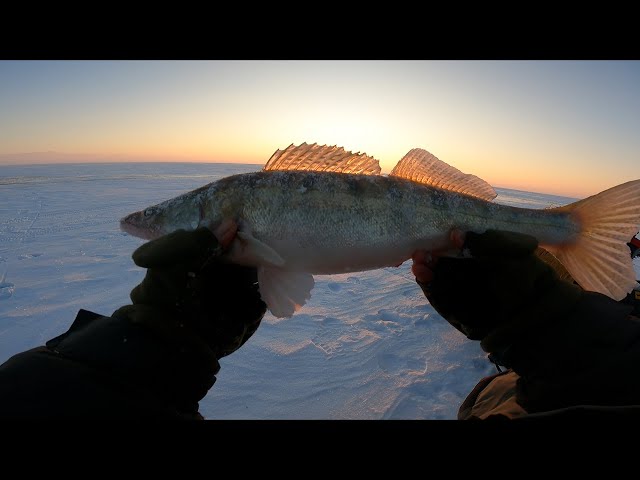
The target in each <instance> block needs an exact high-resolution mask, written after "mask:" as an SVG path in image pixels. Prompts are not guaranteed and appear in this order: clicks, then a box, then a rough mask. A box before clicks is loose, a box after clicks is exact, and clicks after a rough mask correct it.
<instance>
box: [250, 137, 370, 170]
mask: <svg viewBox="0 0 640 480" xmlns="http://www.w3.org/2000/svg"><path fill="white" fill-rule="evenodd" d="M263 170H264V171H267V170H306V171H314V172H340V173H359V174H363V175H380V164H379V163H378V160H376V159H375V158H373V157H370V156H368V155H365V154H364V153H360V152H358V153H351V152H347V151H345V149H344V148H342V147H340V148H338V147H336V146H335V145H334V146H333V147H328V146H326V145H322V146H320V145H318V144H317V143H314V144H313V145H308V144H306V143H303V144H302V145H298V146H297V147H296V146H294V145H293V144H291V145H289V146H288V147H287V148H286V149H284V150H276V152H275V153H274V154H273V155H271V158H270V159H269V161H268V162H267V164H266V165H265V166H264V168H263Z"/></svg>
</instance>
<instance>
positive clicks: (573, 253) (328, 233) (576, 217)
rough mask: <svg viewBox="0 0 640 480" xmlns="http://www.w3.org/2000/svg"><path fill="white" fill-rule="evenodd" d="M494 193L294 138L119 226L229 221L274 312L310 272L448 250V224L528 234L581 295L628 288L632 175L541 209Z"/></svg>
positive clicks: (455, 175) (426, 156)
mask: <svg viewBox="0 0 640 480" xmlns="http://www.w3.org/2000/svg"><path fill="white" fill-rule="evenodd" d="M496 196H497V194H496V192H495V191H494V189H493V188H492V187H491V185H489V184H488V183H487V182H485V181H484V180H482V179H480V178H478V177H476V176H474V175H469V174H465V173H462V172H461V171H460V170H458V169H456V168H454V167H452V166H450V165H448V164H446V163H445V162H443V161H441V160H439V159H438V158H436V157H435V156H434V155H432V154H431V153H429V152H427V151H426V150H423V149H420V148H416V149H413V150H411V151H409V153H407V154H406V155H405V156H404V157H403V158H402V159H401V160H400V162H399V163H398V164H397V165H396V166H395V168H394V169H393V171H392V172H391V173H390V174H389V175H388V176H384V175H381V174H380V166H379V163H378V161H377V160H376V159H374V158H373V157H371V156H368V155H366V154H364V153H355V154H354V153H351V152H348V151H345V150H344V148H337V147H335V146H333V147H329V146H326V145H325V146H319V145H317V144H313V145H308V144H306V143H303V144H302V145H299V146H294V145H290V146H289V147H288V148H286V149H284V150H277V151H276V152H275V153H274V154H273V155H272V156H271V158H270V159H269V161H268V162H267V164H266V165H265V166H264V168H263V170H262V171H260V172H254V173H246V174H240V175H232V176H229V177H226V178H222V179H220V180H218V181H216V182H213V183H210V184H208V185H205V186H203V187H201V188H198V189H196V190H193V191H191V192H188V193H185V194H183V195H180V196H178V197H175V198H172V199H170V200H167V201H165V202H162V203H159V204H157V205H154V206H150V207H148V208H146V209H144V210H142V211H139V212H135V213H132V214H130V215H128V216H126V217H125V218H123V219H122V220H121V228H122V229H123V230H124V231H125V232H128V233H130V234H132V235H135V236H137V237H141V238H144V239H154V238H157V237H159V236H161V235H165V234H167V233H170V232H172V231H174V230H177V229H186V230H193V229H195V228H197V227H199V226H203V225H204V226H207V227H209V228H212V229H214V228H215V227H216V226H218V225H219V224H220V223H221V222H222V221H223V220H227V219H233V220H235V221H236V222H237V224H238V227H239V228H238V233H237V236H236V238H235V239H234V241H233V242H232V244H231V247H230V248H229V251H228V253H227V254H226V255H227V257H228V260H229V261H231V262H234V263H238V264H242V265H250V266H255V267H257V269H258V286H259V290H260V295H261V297H262V299H263V300H264V301H265V303H266V304H267V306H268V308H269V310H270V311H271V313H273V315H275V316H276V317H290V316H291V315H293V313H294V312H295V311H297V310H298V309H299V308H300V307H301V306H302V305H304V303H305V302H306V301H307V300H308V299H309V298H310V296H311V290H312V288H313V286H314V280H313V275H316V274H335V273H345V272H355V271H363V270H372V269H376V268H381V267H389V266H398V265H400V264H401V263H403V262H404V261H406V260H408V259H409V258H411V255H412V253H413V252H414V251H416V250H417V249H427V250H433V249H438V250H446V249H449V248H451V249H452V247H453V246H452V244H451V243H450V239H449V232H450V230H451V229H452V228H458V229H460V230H462V231H473V232H476V233H483V232H484V231H485V230H487V229H499V230H509V231H514V232H520V233H525V234H529V235H532V236H534V237H536V238H537V239H538V241H539V243H540V246H542V247H544V248H545V249H546V250H548V251H550V252H551V253H552V254H553V255H554V256H555V257H556V258H557V259H558V260H559V261H560V262H561V263H562V264H563V265H564V266H565V267H566V268H567V270H568V271H569V272H570V273H571V275H572V276H573V278H574V279H575V280H576V281H577V282H578V283H579V284H580V285H581V286H582V287H583V288H584V289H586V290H592V291H596V292H601V293H603V294H605V295H608V296H610V297H611V298H613V299H615V300H621V299H622V298H624V297H625V295H626V294H627V293H628V292H630V291H631V290H632V288H633V287H634V286H635V285H636V284H637V283H636V274H635V271H634V269H633V264H632V261H631V258H630V255H629V247H628V246H627V241H628V240H629V238H631V237H632V236H633V235H634V234H635V233H636V232H637V231H638V224H640V180H634V181H630V182H627V183H624V184H622V185H618V186H616V187H613V188H610V189H609V190H606V191H604V192H601V193H599V194H597V195H594V196H591V197H588V198H586V199H583V200H580V201H578V202H575V203H572V204H570V205H567V206H564V207H559V208H551V209H546V210H534V209H526V208H516V207H509V206H505V205H499V204H496V203H493V202H491V200H493V199H494V198H495V197H496Z"/></svg>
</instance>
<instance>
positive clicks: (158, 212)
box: [120, 194, 202, 240]
mask: <svg viewBox="0 0 640 480" xmlns="http://www.w3.org/2000/svg"><path fill="white" fill-rule="evenodd" d="M201 220H202V207H201V200H200V199H199V198H197V197H194V196H193V195H188V194H187V195H182V196H180V197H176V198H172V199H171V200H167V201H165V202H162V203H159V204H157V205H153V206H150V207H147V208H145V209H144V210H140V211H139V212H134V213H131V214H129V215H127V216H126V217H124V218H122V219H121V220H120V229H121V230H123V231H124V232H127V233H129V234H130V235H133V236H135V237H139V238H144V239H145V240H153V239H156V238H158V237H161V236H163V235H166V234H168V233H171V232H173V231H175V230H179V229H184V230H195V229H196V228H198V226H200V223H201Z"/></svg>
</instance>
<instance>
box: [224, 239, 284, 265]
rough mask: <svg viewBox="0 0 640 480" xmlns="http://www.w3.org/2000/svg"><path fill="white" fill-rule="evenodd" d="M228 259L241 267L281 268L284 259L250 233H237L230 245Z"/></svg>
mask: <svg viewBox="0 0 640 480" xmlns="http://www.w3.org/2000/svg"><path fill="white" fill-rule="evenodd" d="M229 257H230V259H231V261H232V262H234V263H239V264H241V265H272V266H274V267H281V266H282V265H284V259H283V258H282V257H281V256H280V255H279V254H278V252H276V251H275V250H274V249H273V248H271V247H270V246H269V245H267V244H266V243H264V242H261V241H260V240H258V239H257V238H255V237H254V236H253V235H251V233H250V232H238V233H237V238H236V239H235V240H234V242H233V244H232V245H231V251H230V253H229Z"/></svg>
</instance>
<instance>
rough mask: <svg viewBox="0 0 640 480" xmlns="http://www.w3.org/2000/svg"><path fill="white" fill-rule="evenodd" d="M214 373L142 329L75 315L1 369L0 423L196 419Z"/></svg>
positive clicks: (210, 365) (213, 365) (212, 366)
mask: <svg viewBox="0 0 640 480" xmlns="http://www.w3.org/2000/svg"><path fill="white" fill-rule="evenodd" d="M219 368H220V366H219V364H218V362H217V361H216V360H215V359H214V360H213V361H211V358H202V357H201V356H199V354H197V353H194V352H193V351H192V350H191V349H189V348H186V347H185V346H184V345H181V344H179V343H169V342H167V341H166V340H165V339H163V338H162V337H161V336H158V335H157V334H156V333H155V332H153V330H151V329H148V328H146V327H145V326H143V325H138V324H135V323H132V322H130V321H128V320H126V319H123V318H120V317H105V316H101V315H98V314H96V313H92V312H88V311H86V310H80V311H79V313H78V315H77V317H76V319H75V321H74V323H73V324H72V325H71V327H70V328H69V330H68V331H67V332H66V333H64V334H62V335H60V336H58V337H56V338H54V339H52V340H49V341H48V342H47V344H46V346H42V347H38V348H34V349H32V350H28V351H26V352H22V353H19V354H17V355H14V356H13V357H11V358H10V359H9V360H7V361H6V362H5V363H4V364H2V365H0V419H21V418H22V419H38V418H41V419H42V418H60V417H87V416H89V417H133V418H141V419H143V418H169V419H198V418H202V417H201V416H200V415H199V414H198V401H199V400H201V399H202V398H203V397H204V396H205V395H206V393H207V391H208V390H209V389H210V388H211V387H212V386H213V384H214V382H215V380H216V378H215V374H216V373H217V372H218V370H219Z"/></svg>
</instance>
